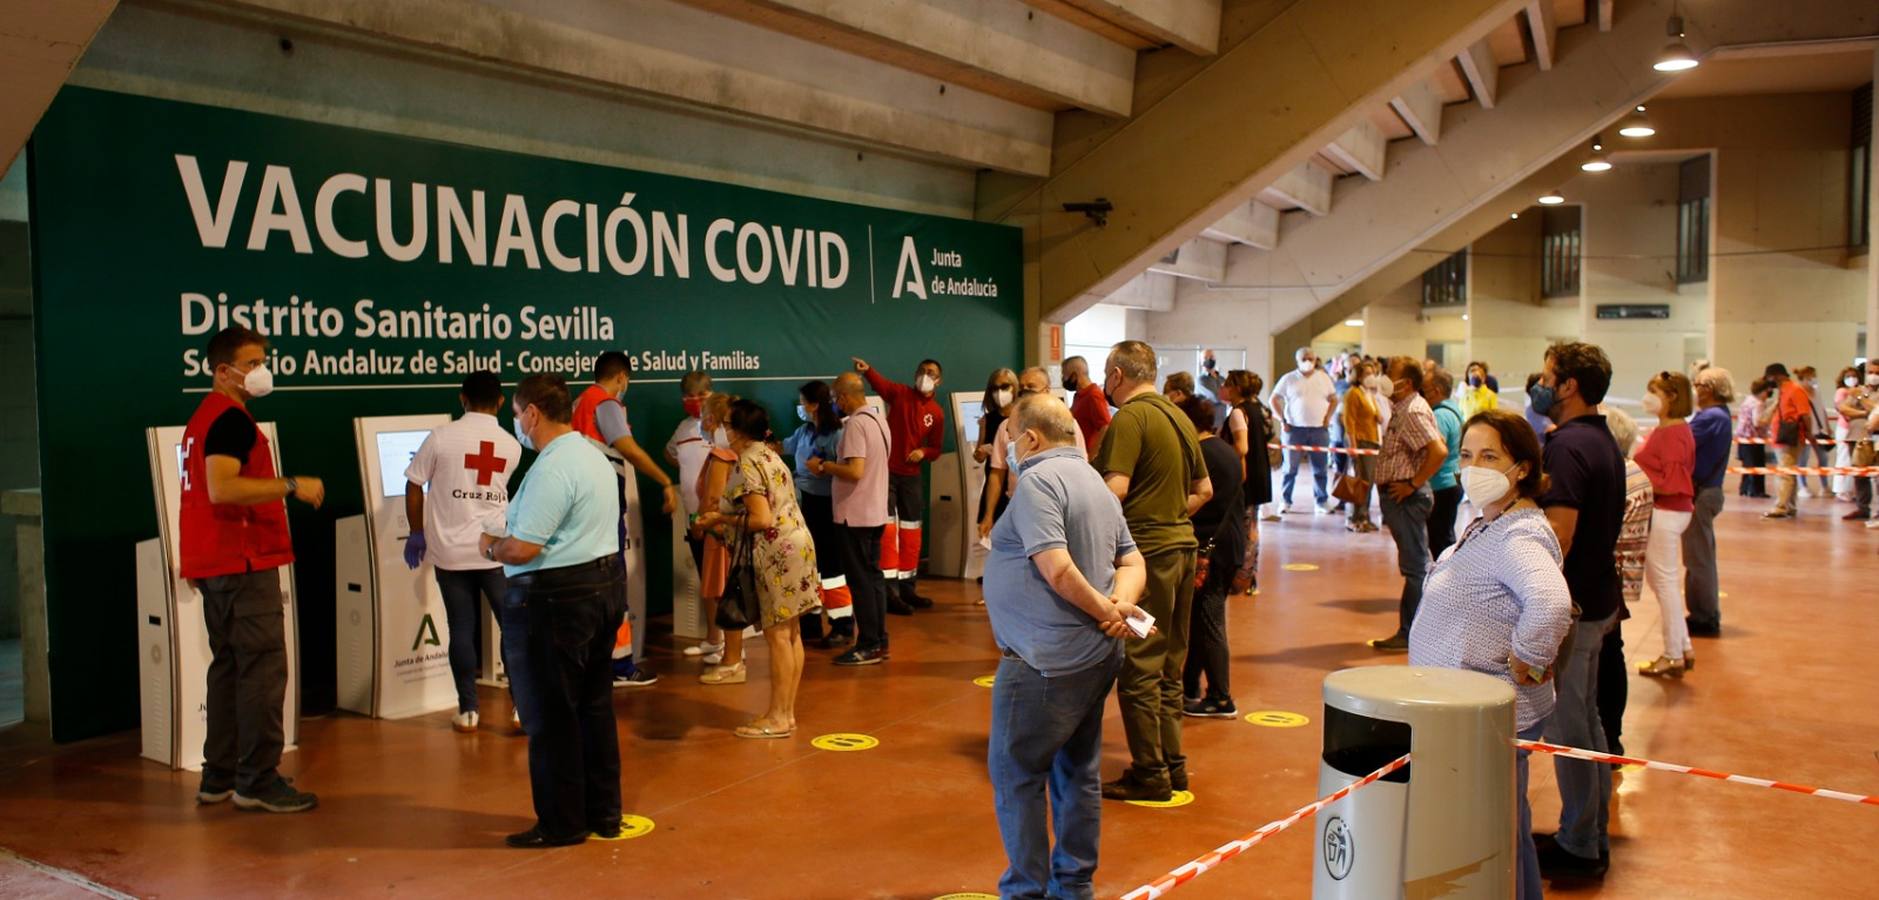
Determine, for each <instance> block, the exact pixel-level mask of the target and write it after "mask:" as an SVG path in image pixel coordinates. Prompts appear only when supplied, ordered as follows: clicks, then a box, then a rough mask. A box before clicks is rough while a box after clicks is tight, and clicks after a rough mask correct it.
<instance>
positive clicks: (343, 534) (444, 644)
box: [333, 415, 494, 719]
mask: <svg viewBox="0 0 1879 900" xmlns="http://www.w3.org/2000/svg"><path fill="white" fill-rule="evenodd" d="M449 421H450V417H449V416H446V415H424V416H383V417H375V418H361V419H354V420H353V433H354V437H355V439H356V440H357V442H358V449H359V483H360V485H361V486H363V487H364V489H365V514H364V515H358V516H348V517H346V518H343V519H340V520H339V521H338V522H337V523H336V524H335V526H334V547H333V551H334V570H335V582H336V584H335V588H336V593H337V597H336V599H335V602H334V605H335V613H336V618H335V622H334V627H335V629H336V631H335V634H336V638H337V645H338V659H337V664H338V681H339V685H338V687H339V695H338V700H339V707H340V708H341V709H346V710H350V711H352V712H356V713H363V714H365V715H368V716H376V717H379V718H385V719H401V718H405V717H408V716H417V715H423V714H425V713H430V712H437V711H439V710H445V709H454V708H456V705H457V692H456V686H455V684H454V682H453V681H452V680H451V675H450V631H449V626H448V625H447V623H446V622H445V617H444V599H443V595H442V593H441V592H440V591H439V590H438V588H437V577H436V575H435V573H433V572H432V570H431V565H430V563H429V562H428V561H427V562H425V563H424V564H423V565H420V566H419V567H418V568H416V569H411V568H408V567H406V566H405V561H404V543H405V540H406V538H408V537H410V535H411V525H410V523H409V522H408V521H407V520H406V518H405V467H406V466H408V465H410V463H411V458H412V457H413V456H415V455H416V454H417V452H418V447H419V446H421V445H422V444H423V443H424V439H425V438H426V437H428V436H430V433H431V429H433V428H436V427H437V426H439V425H444V424H447V423H449ZM485 624H486V625H488V626H490V627H489V628H487V629H486V633H487V632H489V631H493V630H494V629H493V623H490V622H488V621H487V619H486V620H485ZM492 655H493V654H487V653H486V654H485V658H489V657H490V656H492Z"/></svg>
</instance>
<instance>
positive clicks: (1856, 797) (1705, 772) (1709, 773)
mask: <svg viewBox="0 0 1879 900" xmlns="http://www.w3.org/2000/svg"><path fill="white" fill-rule="evenodd" d="M1514 746H1515V747H1518V748H1520V749H1522V750H1531V751H1533V752H1535V753H1551V754H1554V755H1556V756H1567V757H1571V758H1573V759H1583V760H1589V761H1591V762H1601V763H1609V764H1611V765H1614V766H1643V767H1644V768H1646V769H1655V770H1657V771H1659V772H1675V773H1677V774H1679V775H1700V776H1702V777H1704V778H1714V779H1717V780H1719V781H1733V782H1735V783H1736V784H1747V785H1753V786H1755V787H1765V788H1774V789H1775V790H1778V791H1793V792H1794V793H1797V794H1811V795H1813V796H1815V797H1825V798H1827V799H1829V800H1844V801H1846V802H1848V803H1865V804H1869V805H1872V806H1879V796H1867V795H1864V794H1849V793H1847V792H1845V791H1830V790H1827V789H1826V788H1817V787H1808V786H1807V785H1804V784H1789V783H1788V782H1785V781H1770V780H1768V779H1766V778H1750V777H1749V776H1747V775H1731V774H1729V773H1728V772H1717V771H1713V770H1711V769H1699V768H1697V767H1695V766H1680V765H1677V764H1676V763H1666V762H1657V761H1655V760H1649V759H1637V758H1635V757H1630V756H1614V755H1612V754H1610V753H1595V752H1593V751H1591V750H1580V749H1578V748H1576V747H1561V746H1560V745H1558V744H1548V743H1545V742H1544V741H1522V740H1516V741H1514Z"/></svg>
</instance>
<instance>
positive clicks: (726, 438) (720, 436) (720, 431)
mask: <svg viewBox="0 0 1879 900" xmlns="http://www.w3.org/2000/svg"><path fill="white" fill-rule="evenodd" d="M711 446H713V447H723V448H725V449H727V450H728V449H730V447H731V435H730V432H727V431H725V430H724V426H723V425H719V426H718V427H716V428H714V429H712V430H711Z"/></svg>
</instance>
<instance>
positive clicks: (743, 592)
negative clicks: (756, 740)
mask: <svg viewBox="0 0 1879 900" xmlns="http://www.w3.org/2000/svg"><path fill="white" fill-rule="evenodd" d="M756 541H757V538H756V535H753V534H751V533H750V529H748V528H746V529H743V533H742V535H741V536H740V537H739V538H738V539H737V549H736V550H735V551H734V552H733V553H732V555H731V571H730V575H729V576H727V577H726V578H725V579H724V595H723V596H721V597H719V598H718V614H717V616H716V617H715V618H714V619H713V620H712V623H713V624H715V625H717V626H718V627H719V628H722V629H724V630H725V631H743V630H744V629H746V628H749V627H751V626H753V625H755V626H759V627H761V623H762V621H763V600H762V598H760V597H758V596H757V571H756V566H755V564H754V562H753V559H754V555H755V552H754V550H753V547H754V546H755V544H756Z"/></svg>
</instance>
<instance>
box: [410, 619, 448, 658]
mask: <svg viewBox="0 0 1879 900" xmlns="http://www.w3.org/2000/svg"><path fill="white" fill-rule="evenodd" d="M425 644H429V645H431V646H433V647H442V646H443V645H444V642H443V641H442V640H441V639H439V638H438V637H437V623H436V622H435V621H434V620H432V619H431V614H430V613H425V614H424V621H422V622H419V623H418V636H417V637H415V638H412V639H411V649H412V650H416V649H418V648H419V647H421V646H423V645H425Z"/></svg>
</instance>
